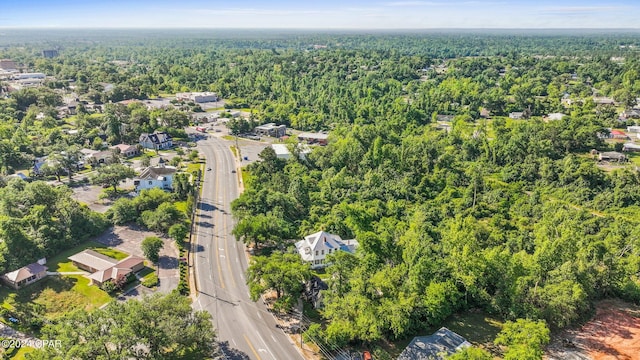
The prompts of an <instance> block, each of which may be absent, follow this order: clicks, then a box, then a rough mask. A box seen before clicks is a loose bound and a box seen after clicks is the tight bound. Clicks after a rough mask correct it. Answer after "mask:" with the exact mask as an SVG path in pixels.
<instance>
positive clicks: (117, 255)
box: [92, 247, 129, 260]
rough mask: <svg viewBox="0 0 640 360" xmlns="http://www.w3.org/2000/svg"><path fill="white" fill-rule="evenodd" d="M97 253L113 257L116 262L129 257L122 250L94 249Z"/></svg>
mask: <svg viewBox="0 0 640 360" xmlns="http://www.w3.org/2000/svg"><path fill="white" fill-rule="evenodd" d="M92 250H94V251H96V252H99V253H100V254H102V255H106V256H108V257H112V258H114V259H116V260H122V259H124V258H126V257H127V256H129V254H127V253H124V252H122V251H120V250H116V249H112V248H104V247H97V248H94V249H92Z"/></svg>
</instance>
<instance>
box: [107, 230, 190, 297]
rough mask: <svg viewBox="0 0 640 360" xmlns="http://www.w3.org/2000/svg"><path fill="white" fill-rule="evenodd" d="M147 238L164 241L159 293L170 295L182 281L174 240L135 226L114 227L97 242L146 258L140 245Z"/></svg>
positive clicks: (161, 253) (161, 251)
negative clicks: (152, 237)
mask: <svg viewBox="0 0 640 360" xmlns="http://www.w3.org/2000/svg"><path fill="white" fill-rule="evenodd" d="M147 236H158V237H159V238H161V239H162V240H164V247H163V248H162V250H160V261H159V263H160V271H159V276H158V278H159V279H160V285H159V287H158V291H160V292H163V293H169V292H171V290H173V289H175V288H177V287H178V282H179V280H180V272H179V270H178V249H177V248H176V247H175V245H174V243H173V241H172V240H170V239H167V238H164V237H162V236H159V235H158V234H156V233H154V232H151V231H147V230H143V229H142V228H140V227H137V226H135V225H129V226H114V227H112V228H110V229H109V230H107V231H105V232H104V233H103V234H102V235H100V236H99V237H98V238H96V239H95V240H96V241H98V242H99V243H102V244H104V245H107V246H110V247H113V248H115V249H118V250H121V251H124V252H126V253H127V254H130V255H136V256H140V257H144V254H143V253H142V249H141V248H140V244H141V243H142V240H144V238H146V237H147Z"/></svg>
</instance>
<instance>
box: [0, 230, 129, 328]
mask: <svg viewBox="0 0 640 360" xmlns="http://www.w3.org/2000/svg"><path fill="white" fill-rule="evenodd" d="M85 249H92V250H95V251H97V252H99V253H101V254H104V255H107V256H110V257H113V258H114V259H116V260H121V259H124V258H126V257H127V256H128V254H125V253H123V252H121V251H118V250H115V249H111V248H107V247H106V246H104V245H102V244H100V243H97V242H93V241H88V242H85V243H83V244H80V245H78V246H76V247H74V248H72V249H69V250H66V251H63V252H62V253H60V254H58V255H57V256H55V257H53V258H51V259H49V260H48V261H47V266H48V267H49V271H51V272H78V271H81V270H80V269H78V268H77V267H76V266H75V265H73V264H72V263H71V261H69V259H68V257H69V256H71V255H73V254H75V253H78V252H80V251H83V250H85ZM112 299H113V298H112V297H111V296H110V295H109V294H107V293H106V292H104V291H103V290H102V289H100V287H98V286H95V285H89V279H87V278H86V277H85V276H83V275H63V276H58V275H51V276H47V277H46V278H45V279H42V280H40V281H38V282H36V283H34V284H31V285H29V286H27V287H25V288H24V289H20V290H12V289H9V288H7V287H4V286H3V287H2V288H0V302H1V304H2V305H1V306H2V307H4V308H6V309H9V310H10V311H11V312H12V314H14V315H15V316H16V317H18V319H20V318H23V319H26V318H29V317H31V315H32V314H38V315H40V316H43V317H45V318H47V319H55V318H57V317H60V316H62V315H64V314H65V313H68V312H70V311H73V310H77V309H84V310H91V309H95V308H98V307H100V306H102V305H104V304H106V303H108V302H110V301H112Z"/></svg>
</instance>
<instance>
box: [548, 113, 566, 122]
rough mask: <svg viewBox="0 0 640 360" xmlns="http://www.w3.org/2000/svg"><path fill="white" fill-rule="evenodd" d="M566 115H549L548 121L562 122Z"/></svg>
mask: <svg viewBox="0 0 640 360" xmlns="http://www.w3.org/2000/svg"><path fill="white" fill-rule="evenodd" d="M565 116H567V115H565V114H563V113H551V114H549V115H547V120H548V121H557V120H562V118H564V117H565Z"/></svg>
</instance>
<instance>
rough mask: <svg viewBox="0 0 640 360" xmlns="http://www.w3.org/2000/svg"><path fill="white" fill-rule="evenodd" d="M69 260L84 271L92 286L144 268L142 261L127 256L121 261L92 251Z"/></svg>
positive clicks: (138, 258)
mask: <svg viewBox="0 0 640 360" xmlns="http://www.w3.org/2000/svg"><path fill="white" fill-rule="evenodd" d="M69 260H71V261H72V262H73V264H74V265H75V266H77V267H78V268H80V269H83V270H86V271H88V272H90V273H92V274H91V275H89V276H88V278H89V280H91V283H92V284H95V285H98V286H101V285H102V284H104V283H105V282H107V281H114V280H117V279H119V278H121V277H123V276H127V275H129V274H131V273H135V272H138V271H140V270H142V269H143V268H144V259H143V258H140V257H137V256H129V257H127V258H125V259H123V260H121V261H118V260H116V259H114V258H111V257H109V256H106V255H102V254H100V253H98V252H96V251H93V250H84V251H82V252H79V253H77V254H75V255H72V256H69Z"/></svg>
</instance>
